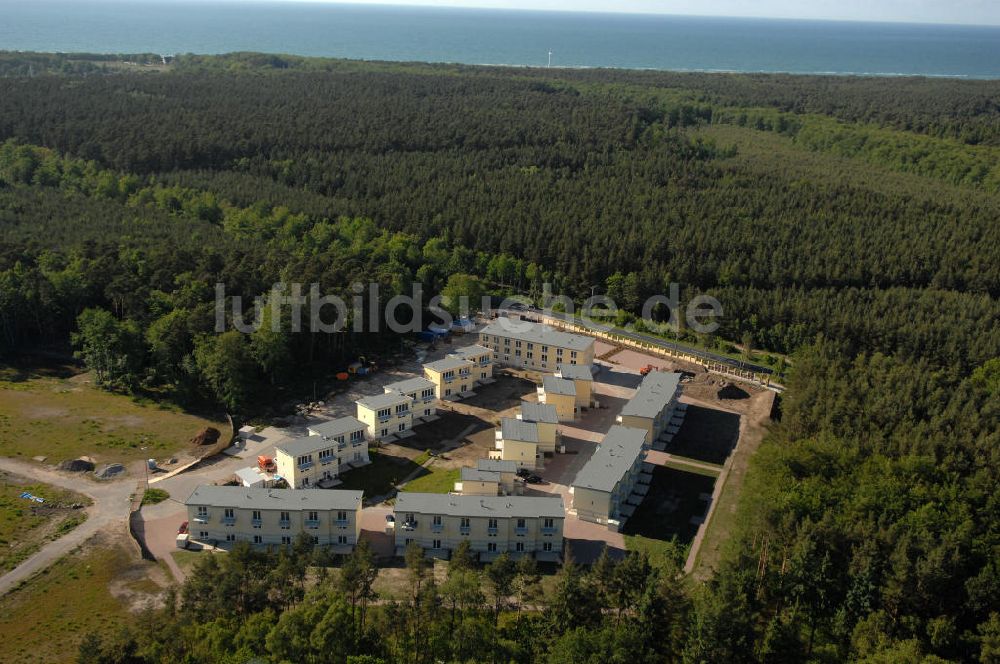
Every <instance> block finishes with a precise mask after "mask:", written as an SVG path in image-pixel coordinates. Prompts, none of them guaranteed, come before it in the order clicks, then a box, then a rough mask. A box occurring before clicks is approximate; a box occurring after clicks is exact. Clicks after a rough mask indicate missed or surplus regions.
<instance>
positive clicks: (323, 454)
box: [319, 450, 333, 466]
mask: <svg viewBox="0 0 1000 664" xmlns="http://www.w3.org/2000/svg"><path fill="white" fill-rule="evenodd" d="M332 458H333V450H321V451H320V453H319V462H320V463H321V464H323V465H324V466H325V465H326V464H328V463H330V459H332Z"/></svg>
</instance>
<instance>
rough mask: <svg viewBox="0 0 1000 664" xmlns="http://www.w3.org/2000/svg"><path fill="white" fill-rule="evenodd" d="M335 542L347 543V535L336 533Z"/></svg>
mask: <svg viewBox="0 0 1000 664" xmlns="http://www.w3.org/2000/svg"><path fill="white" fill-rule="evenodd" d="M337 544H347V535H337Z"/></svg>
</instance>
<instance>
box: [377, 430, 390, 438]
mask: <svg viewBox="0 0 1000 664" xmlns="http://www.w3.org/2000/svg"><path fill="white" fill-rule="evenodd" d="M379 435H380V436H381V437H382V438H385V437H386V436H388V435H389V430H388V429H382V433H381V434H379Z"/></svg>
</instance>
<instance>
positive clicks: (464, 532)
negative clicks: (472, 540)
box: [458, 526, 472, 535]
mask: <svg viewBox="0 0 1000 664" xmlns="http://www.w3.org/2000/svg"><path fill="white" fill-rule="evenodd" d="M471 532H472V528H470V527H469V526H459V528H458V534H459V535H468V534H469V533H471Z"/></svg>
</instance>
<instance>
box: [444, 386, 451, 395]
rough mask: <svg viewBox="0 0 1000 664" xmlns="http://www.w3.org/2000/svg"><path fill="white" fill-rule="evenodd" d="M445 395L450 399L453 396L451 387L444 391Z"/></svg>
mask: <svg viewBox="0 0 1000 664" xmlns="http://www.w3.org/2000/svg"><path fill="white" fill-rule="evenodd" d="M444 395H445V396H446V397H450V396H451V388H450V387H449V388H447V389H445V391H444Z"/></svg>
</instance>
